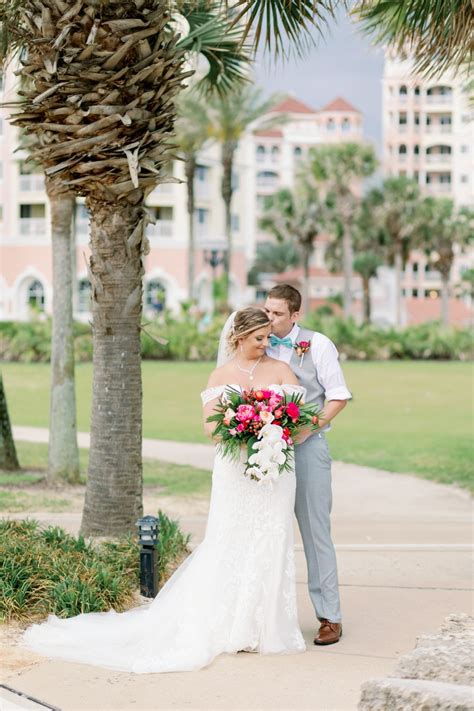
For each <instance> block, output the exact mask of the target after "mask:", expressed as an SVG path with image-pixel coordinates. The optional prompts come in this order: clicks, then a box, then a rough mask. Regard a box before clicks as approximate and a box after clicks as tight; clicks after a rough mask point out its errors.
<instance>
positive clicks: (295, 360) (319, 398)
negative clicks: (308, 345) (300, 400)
mask: <svg viewBox="0 0 474 711" xmlns="http://www.w3.org/2000/svg"><path fill="white" fill-rule="evenodd" d="M313 336H314V331H310V330H309V329H308V328H301V327H300V330H299V332H298V337H297V339H296V343H299V342H300V341H311V340H312V339H313ZM300 364H301V356H299V355H297V353H296V349H294V350H293V353H292V355H291V360H290V368H291V370H292V371H293V373H294V374H295V375H296V377H297V378H298V380H299V383H300V385H302V386H303V387H304V388H306V398H305V401H306V402H315V403H316V404H317V405H318V407H319V409H320V410H322V409H323V405H324V400H325V390H324V388H323V386H322V385H321V383H320V382H319V380H318V374H317V372H316V366H315V365H314V363H313V358H312V355H311V349H310V350H309V351H307V352H306V353H305V354H304V356H303V363H302V364H301V365H300Z"/></svg>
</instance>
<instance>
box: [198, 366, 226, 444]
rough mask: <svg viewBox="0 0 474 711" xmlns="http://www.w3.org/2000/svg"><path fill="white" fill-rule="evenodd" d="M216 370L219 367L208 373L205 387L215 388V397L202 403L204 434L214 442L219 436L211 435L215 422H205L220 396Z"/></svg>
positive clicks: (207, 388)
mask: <svg viewBox="0 0 474 711" xmlns="http://www.w3.org/2000/svg"><path fill="white" fill-rule="evenodd" d="M217 370H220V369H216V370H213V371H212V373H211V374H210V376H209V380H208V382H207V387H206V390H210V389H212V388H216V395H215V397H212V398H211V399H210V400H208V401H207V402H206V403H204V404H203V408H202V414H203V418H204V434H205V435H206V436H207V437H211V438H212V439H214V441H216V442H217V441H218V439H219V438H217V437H212V433H213V432H214V430H215V428H216V423H215V422H207V421H206V420H207V418H208V417H209V416H210V415H213V414H214V412H215V409H214V408H215V406H216V404H217V401H218V399H219V397H220V396H221V390H220V389H218V386H219V385H220V377H219V374H217ZM205 392H206V391H205ZM209 396H211V393H209Z"/></svg>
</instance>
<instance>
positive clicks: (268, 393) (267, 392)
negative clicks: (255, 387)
mask: <svg viewBox="0 0 474 711" xmlns="http://www.w3.org/2000/svg"><path fill="white" fill-rule="evenodd" d="M262 395H263V397H264V398H265V400H268V399H269V398H271V397H272V395H275V393H274V392H273V390H262Z"/></svg>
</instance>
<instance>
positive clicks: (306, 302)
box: [302, 250, 311, 314]
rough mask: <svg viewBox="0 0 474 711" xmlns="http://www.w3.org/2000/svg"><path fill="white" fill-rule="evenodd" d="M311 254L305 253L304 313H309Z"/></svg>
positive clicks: (306, 251)
mask: <svg viewBox="0 0 474 711" xmlns="http://www.w3.org/2000/svg"><path fill="white" fill-rule="evenodd" d="M310 257H311V252H309V251H308V250H305V251H304V253H303V293H302V302H303V303H302V306H303V313H304V314H308V313H309V262H310Z"/></svg>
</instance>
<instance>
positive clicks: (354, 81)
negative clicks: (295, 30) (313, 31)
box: [255, 12, 383, 154]
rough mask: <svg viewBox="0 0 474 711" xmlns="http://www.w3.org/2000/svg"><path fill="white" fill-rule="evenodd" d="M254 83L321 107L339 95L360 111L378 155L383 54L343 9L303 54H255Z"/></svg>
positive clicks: (380, 135) (380, 137) (318, 107)
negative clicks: (279, 57)
mask: <svg viewBox="0 0 474 711" xmlns="http://www.w3.org/2000/svg"><path fill="white" fill-rule="evenodd" d="M255 72H256V81H257V84H259V85H260V86H262V87H263V88H264V89H265V92H266V93H267V92H268V93H271V92H283V93H288V94H292V95H293V96H295V98H298V99H300V100H301V101H303V102H304V103H306V104H309V106H311V107H312V108H315V109H320V108H322V107H323V106H324V105H325V104H327V103H328V102H329V101H331V100H332V99H334V98H336V97H337V96H342V97H343V98H345V99H347V101H349V102H350V103H351V104H353V105H354V106H355V107H356V108H357V109H359V110H360V111H362V113H363V115H364V134H365V136H366V138H367V139H368V140H369V141H372V142H374V143H375V145H376V149H377V152H378V153H379V154H380V147H381V140H382V113H381V112H382V72H383V53H382V51H381V50H380V49H378V48H377V49H376V48H374V47H372V46H371V43H370V40H369V39H368V38H367V37H365V36H363V35H362V34H361V32H360V29H358V28H357V27H356V26H355V25H354V24H353V23H351V22H350V21H349V20H348V19H347V14H346V13H342V12H341V13H339V16H338V20H337V23H336V22H335V21H332V22H331V21H330V24H329V28H328V29H327V30H326V31H325V38H324V39H319V38H318V41H317V46H316V47H313V48H312V49H311V50H310V51H309V52H308V54H307V55H306V56H305V57H304V58H299V57H297V56H292V57H291V58H289V59H286V60H284V62H283V63H282V62H281V61H278V63H275V60H273V59H272V58H271V57H269V56H266V57H265V56H263V55H262V53H260V54H259V56H258V58H257V64H256V67H255Z"/></svg>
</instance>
